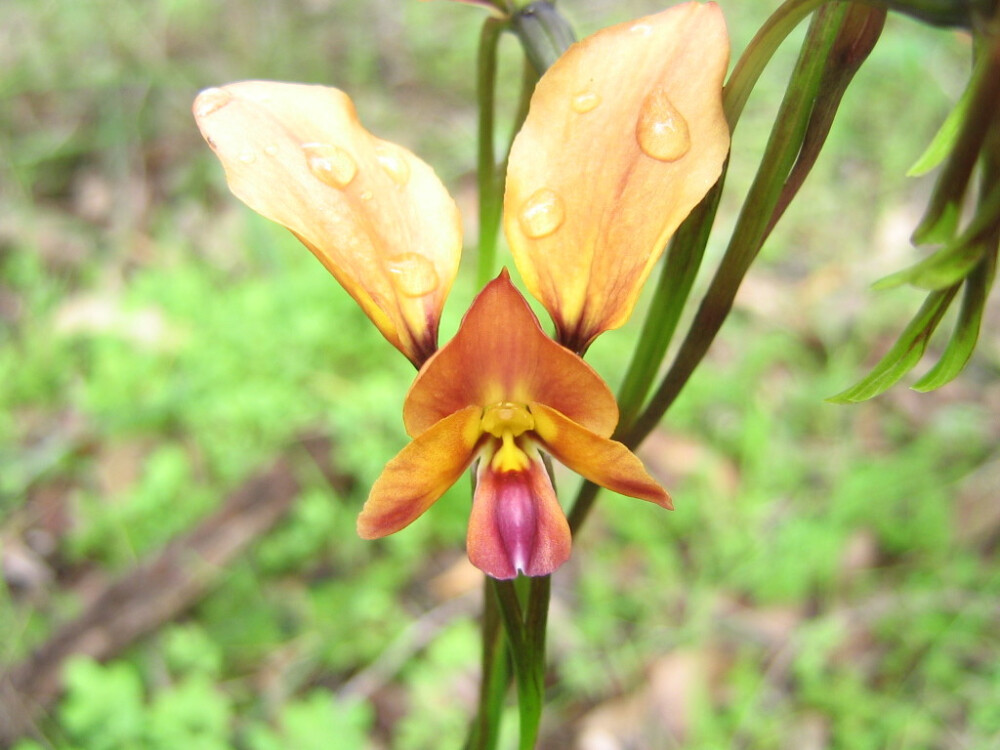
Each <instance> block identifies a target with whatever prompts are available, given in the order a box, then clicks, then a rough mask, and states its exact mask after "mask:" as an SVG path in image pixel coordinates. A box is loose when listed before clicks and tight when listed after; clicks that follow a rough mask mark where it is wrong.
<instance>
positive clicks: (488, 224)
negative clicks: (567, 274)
mask: <svg viewBox="0 0 1000 750" xmlns="http://www.w3.org/2000/svg"><path fill="white" fill-rule="evenodd" d="M507 27H508V21H506V20H503V19H498V18H492V17H491V18H487V19H486V21H485V22H484V23H483V30H482V32H481V33H480V35H479V56H478V59H477V65H476V97H477V99H478V101H479V133H478V153H477V166H476V179H477V182H478V185H479V267H478V273H477V279H478V282H479V283H478V286H479V287H483V286H485V285H486V284H487V282H489V280H490V279H491V278H493V272H494V268H495V266H496V257H497V235H498V232H499V229H500V213H501V210H502V209H503V193H502V190H501V187H502V185H501V181H502V179H503V178H502V175H501V174H500V173H499V172H498V170H497V161H496V148H495V145H494V123H495V116H496V79H497V50H498V49H499V46H500V37H501V35H502V34H503V32H504V31H505V30H506V29H507Z"/></svg>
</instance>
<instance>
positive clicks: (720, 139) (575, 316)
mask: <svg viewBox="0 0 1000 750" xmlns="http://www.w3.org/2000/svg"><path fill="white" fill-rule="evenodd" d="M728 59H729V42H728V37H727V35H726V28H725V23H724V21H723V18H722V13H721V11H720V10H719V8H718V7H717V6H716V5H715V4H713V3H708V4H705V5H702V4H699V3H694V2H692V3H686V4H684V5H679V6H676V7H674V8H671V9H669V10H667V11H664V12H662V13H658V14H656V15H652V16H648V17H646V18H642V19H639V20H637V21H631V22H628V23H625V24H621V25H619V26H614V27H611V28H608V29H605V30H603V31H600V32H598V33H597V34H595V35H594V36H592V37H590V38H588V39H585V40H584V41H582V42H580V43H578V44H575V45H573V46H572V47H570V49H569V50H567V52H566V54H564V55H563V56H562V57H561V58H560V59H559V60H558V61H556V63H555V64H554V65H553V66H552V67H551V68H550V69H549V70H548V72H546V74H545V75H544V76H542V78H541V80H540V81H539V83H538V85H537V86H536V88H535V93H534V96H533V97H532V99H531V107H530V110H529V113H528V117H527V120H526V121H525V123H524V126H523V127H522V129H521V132H520V133H519V134H518V136H517V138H516V140H515V141H514V146H513V149H512V150H511V155H510V166H509V169H508V176H507V190H506V195H505V197H504V229H505V231H506V233H507V238H508V240H509V242H510V245H511V249H512V250H513V253H514V259H515V261H516V262H517V267H518V269H519V270H520V272H521V275H522V277H523V278H524V281H525V283H526V284H527V286H528V289H529V290H530V291H531V292H532V294H534V295H535V296H536V297H537V298H538V299H539V300H540V301H541V302H542V304H544V305H545V307H546V308H547V309H548V311H549V313H550V314H551V315H552V317H553V320H554V321H555V323H556V327H557V329H558V333H559V337H560V340H561V341H562V342H563V343H564V344H566V345H567V346H568V347H570V348H571V349H574V350H576V351H583V350H584V349H586V347H587V346H588V345H589V343H590V342H591V341H592V340H593V339H594V337H595V336H597V335H598V334H599V333H601V332H602V331H606V330H608V329H611V328H617V327H618V326H620V325H622V324H623V323H624V322H625V321H626V320H627V318H628V316H629V315H630V313H631V311H632V308H633V307H634V305H635V302H636V299H637V298H638V296H639V291H640V289H641V287H642V285H643V283H644V282H645V280H646V278H647V277H648V276H649V273H650V271H651V269H652V266H653V264H654V263H655V262H656V260H657V258H659V256H660V253H661V251H662V249H663V247H664V245H665V244H666V242H667V240H668V239H669V237H670V235H671V234H673V232H674V231H675V230H676V228H677V226H678V225H679V224H680V222H681V221H683V220H684V218H685V217H686V216H687V214H688V213H689V212H690V211H691V209H692V208H694V206H695V205H696V204H697V203H698V201H700V200H701V198H702V197H703V196H704V195H705V193H706V192H707V191H708V190H709V188H711V186H712V185H713V184H714V183H715V181H716V180H717V179H718V176H719V174H720V172H721V169H722V164H723V161H724V160H725V157H726V153H727V152H728V149H729V128H728V126H727V124H726V121H725V118H724V116H723V112H722V82H723V77H724V75H725V72H726V67H727V64H728ZM591 105H592V106H591ZM541 191H544V192H543V193H542V194H543V195H545V196H548V197H549V204H550V205H551V204H553V203H554V202H555V200H554V199H553V198H552V197H553V196H555V198H556V199H558V201H559V205H560V209H561V215H560V221H559V223H558V226H557V227H556V228H555V229H553V230H552V231H545V232H538V231H534V228H535V227H536V226H537V225H538V224H540V223H541V221H540V220H538V221H536V222H535V223H532V222H531V221H525V216H527V217H528V218H532V217H538V216H540V215H539V214H538V213H533V211H532V209H533V207H534V205H535V202H536V201H537V196H538V195H539V193H540V192H541ZM546 229H548V226H546Z"/></svg>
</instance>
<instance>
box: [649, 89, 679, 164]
mask: <svg viewBox="0 0 1000 750" xmlns="http://www.w3.org/2000/svg"><path fill="white" fill-rule="evenodd" d="M635 136H636V139H637V140H638V141H639V148H641V149H642V150H643V153H645V154H646V156H650V157H652V158H654V159H657V160H659V161H676V160H677V159H680V158H681V157H682V156H684V154H686V153H687V152H688V150H690V148H691V134H690V133H689V132H688V124H687V120H685V119H684V116H683V115H682V114H681V113H680V112H678V111H677V108H676V107H675V106H674V104H673V102H671V101H670V98H669V97H668V96H667V93H666V92H665V91H664V90H662V89H658V90H656V91H654V92H653V93H651V94H650V95H649V96H647V97H646V99H645V101H644V102H643V103H642V108H641V109H640V110H639V121H638V122H637V123H636V126H635Z"/></svg>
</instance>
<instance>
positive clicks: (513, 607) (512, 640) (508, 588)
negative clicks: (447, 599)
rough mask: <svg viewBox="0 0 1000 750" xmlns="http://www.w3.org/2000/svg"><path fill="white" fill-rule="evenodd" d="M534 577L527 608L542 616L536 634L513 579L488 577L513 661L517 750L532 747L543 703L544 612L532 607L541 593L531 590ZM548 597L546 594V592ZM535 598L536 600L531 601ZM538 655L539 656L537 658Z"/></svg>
mask: <svg viewBox="0 0 1000 750" xmlns="http://www.w3.org/2000/svg"><path fill="white" fill-rule="evenodd" d="M534 580H535V579H532V583H531V586H532V593H529V597H528V599H529V602H528V609H529V612H532V617H534V618H535V619H536V621H537V620H538V618H539V617H540V618H541V623H542V627H541V632H540V635H539V632H538V629H537V625H534V626H533V627H532V632H531V633H529V632H527V630H526V628H525V619H524V615H523V612H524V610H523V608H522V607H521V601H520V599H519V598H518V595H517V588H516V586H515V584H514V582H513V581H498V580H496V579H495V578H490V579H489V582H490V585H491V586H492V588H493V592H494V594H495V595H496V598H497V602H498V603H499V605H500V614H501V619H502V620H503V625H504V629H505V632H506V634H507V642H508V644H509V645H510V653H511V657H512V659H513V662H514V678H515V679H516V681H517V705H518V714H519V717H520V740H519V742H518V750H533V748H534V747H535V741H536V739H537V738H538V728H539V726H540V724H541V718H542V702H543V695H544V687H545V681H544V677H545V663H544V640H545V627H544V623H545V617H546V616H545V615H544V614H540V613H538V612H536V611H534V610H535V608H537V607H538V606H540V604H541V600H542V597H541V593H542V592H534V587H535V583H534ZM545 596H546V597H547V593H545ZM536 597H537V599H538V602H537V603H533V601H534V600H535V599H536ZM545 605H546V606H545V609H546V611H547V610H548V606H547V605H548V599H547V598H545ZM539 637H540V638H541V641H542V644H543V647H542V649H541V651H539V649H538V648H537V647H536V642H537V639H538V638H539ZM540 657H541V658H540Z"/></svg>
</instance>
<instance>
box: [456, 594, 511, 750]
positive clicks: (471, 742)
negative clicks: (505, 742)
mask: <svg viewBox="0 0 1000 750" xmlns="http://www.w3.org/2000/svg"><path fill="white" fill-rule="evenodd" d="M491 581H492V579H490V578H486V579H485V581H484V588H483V623H482V636H483V652H482V676H481V678H480V683H479V710H478V712H477V714H476V720H475V723H473V725H472V728H471V732H470V735H469V739H468V741H467V742H466V743H465V748H466V750H496V746H497V742H498V741H499V739H500V719H501V716H502V714H503V703H504V696H506V694H507V687H508V686H509V685H510V678H511V673H510V659H509V654H508V653H507V642H506V639H505V637H504V633H503V630H502V629H501V624H502V623H501V620H502V617H501V614H500V605H499V602H498V600H497V597H496V596H494V594H493V591H492V583H491Z"/></svg>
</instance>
